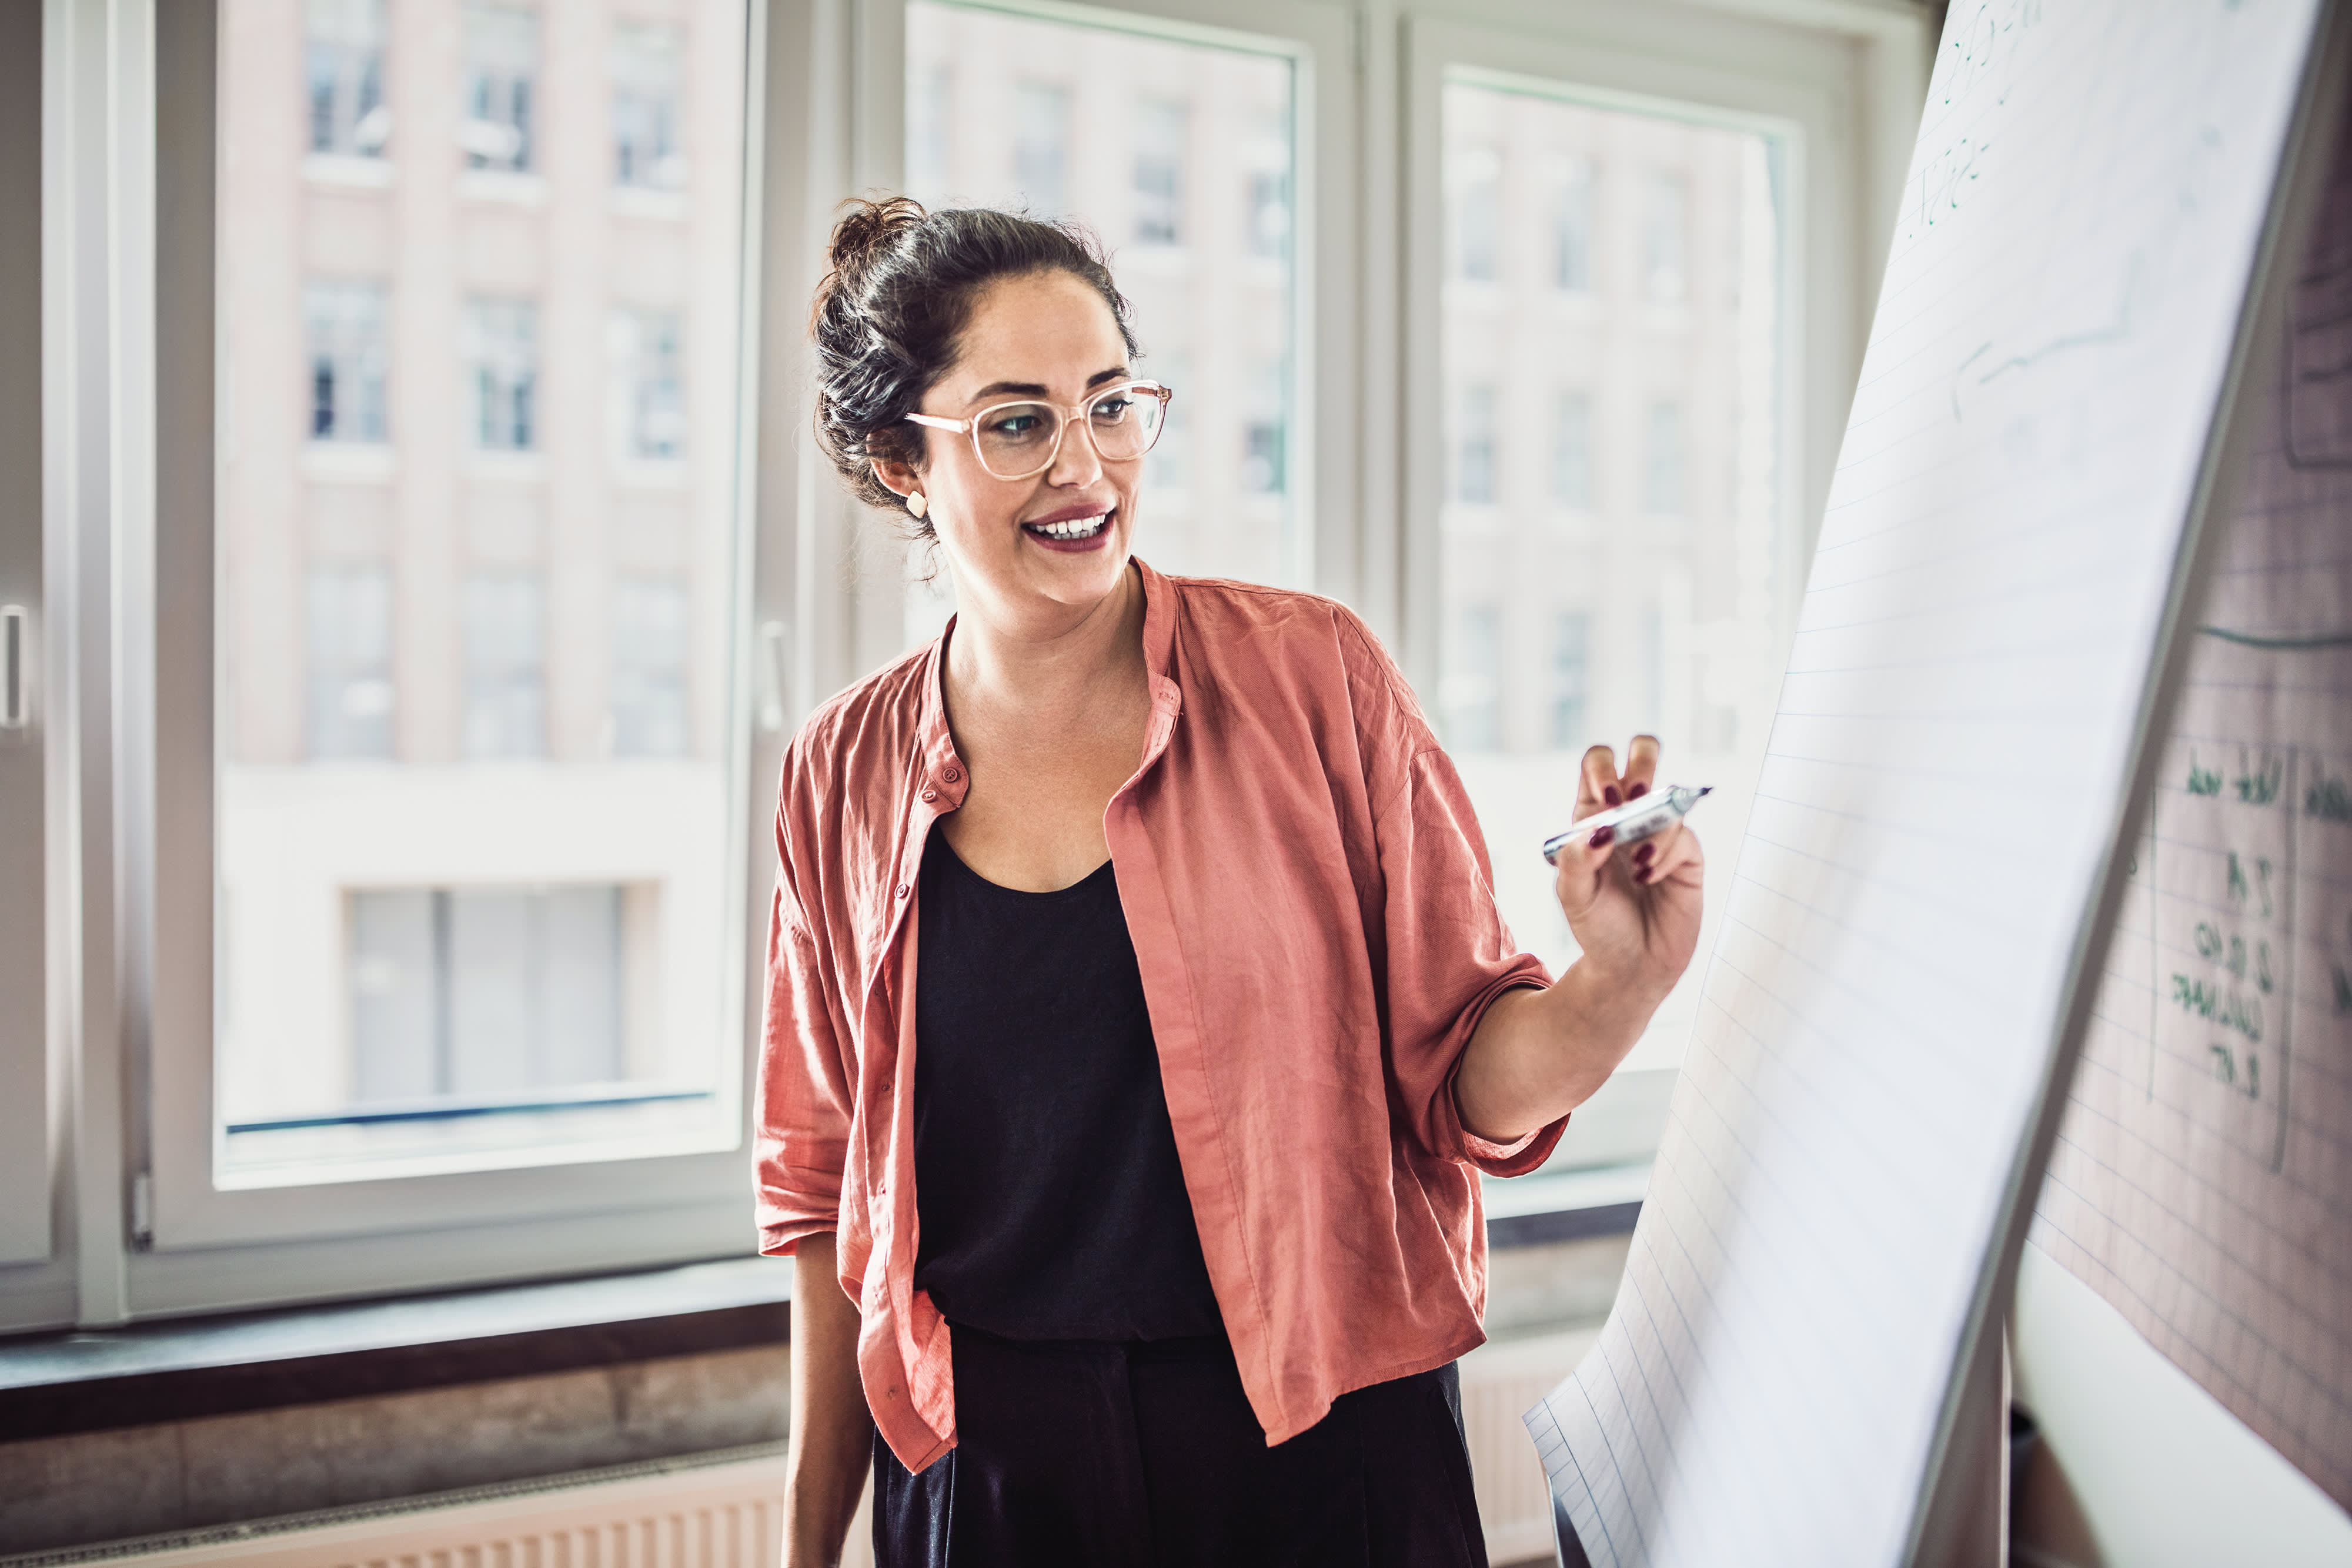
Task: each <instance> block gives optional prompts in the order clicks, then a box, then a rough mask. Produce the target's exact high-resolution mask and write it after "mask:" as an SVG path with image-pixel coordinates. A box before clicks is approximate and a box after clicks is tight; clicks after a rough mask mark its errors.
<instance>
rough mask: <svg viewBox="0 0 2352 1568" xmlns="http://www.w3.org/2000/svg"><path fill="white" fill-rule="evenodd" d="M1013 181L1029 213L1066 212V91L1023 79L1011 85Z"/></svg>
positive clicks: (1067, 127) (1067, 173)
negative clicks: (1021, 81) (1017, 83)
mask: <svg viewBox="0 0 2352 1568" xmlns="http://www.w3.org/2000/svg"><path fill="white" fill-rule="evenodd" d="M1014 105H1015V107H1014V110H1013V188H1014V189H1015V190H1017V191H1018V192H1019V193H1020V194H1021V199H1022V201H1023V202H1024V204H1026V205H1027V206H1028V209H1029V211H1030V212H1032V213H1034V214H1036V215H1037V216H1039V217H1044V218H1052V217H1059V216H1061V215H1062V214H1064V213H1065V212H1066V211H1068V200H1069V177H1070V89H1068V88H1066V87H1063V86H1060V85H1059V84H1057V83H1055V82H1042V81H1024V82H1023V83H1022V84H1021V85H1020V86H1019V87H1018V88H1017V89H1014Z"/></svg>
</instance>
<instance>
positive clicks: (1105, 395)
mask: <svg viewBox="0 0 2352 1568" xmlns="http://www.w3.org/2000/svg"><path fill="white" fill-rule="evenodd" d="M1175 395H1176V394H1175V392H1173V391H1172V390H1171V389H1170V388H1168V387H1164V386H1162V385H1160V383H1159V382H1118V383H1117V384H1115V385H1112V386H1107V387H1105V388H1103V389H1102V391H1100V392H1097V393H1095V394H1094V395H1093V396H1092V397H1089V398H1088V399H1087V400H1086V401H1085V402H1081V403H1078V404H1077V405H1076V406H1075V407H1064V406H1062V405H1061V404H1058V403H1050V402H1038V401H1036V400H1035V399H1034V398H1024V399H1022V400H1020V401H1018V402H1000V403H992V404H990V405H989V406H988V407H986V408H984V409H982V410H981V411H980V412H979V413H976V414H974V415H973V416H972V417H971V418H970V419H942V418H940V416H939V415H937V414H933V413H910V414H908V416H907V419H908V422H909V423H914V424H919V425H922V426H924V427H926V428H927V429H930V430H946V431H952V432H954V433H955V434H959V435H969V436H971V446H972V450H973V451H974V452H975V453H977V454H978V455H979V457H980V465H981V466H982V468H985V469H987V470H988V472H989V473H990V474H991V475H992V476H995V477H997V478H999V479H1026V478H1028V477H1029V476H1031V475H1033V474H1042V473H1044V472H1045V470H1046V469H1048V468H1050V467H1052V466H1053V465H1054V459H1055V458H1056V457H1058V456H1060V455H1061V452H1062V436H1063V434H1064V432H1066V430H1068V429H1069V426H1070V423H1071V422H1072V421H1074V420H1076V421H1082V422H1083V423H1085V426H1086V432H1087V440H1089V441H1091V442H1093V443H1094V447H1095V453H1096V455H1097V456H1099V457H1100V458H1101V459H1102V460H1103V461H1104V462H1106V463H1128V462H1132V461H1133V460H1135V459H1136V458H1138V457H1140V456H1142V455H1144V454H1145V453H1147V452H1149V451H1150V450H1151V447H1152V444H1153V443H1154V442H1157V441H1158V440H1159V439H1160V431H1161V430H1163V429H1165V428H1166V426H1167V423H1168V400H1169V399H1170V398H1171V397H1174V396H1175Z"/></svg>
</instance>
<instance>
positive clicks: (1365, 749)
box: [1349, 617, 1568, 1176]
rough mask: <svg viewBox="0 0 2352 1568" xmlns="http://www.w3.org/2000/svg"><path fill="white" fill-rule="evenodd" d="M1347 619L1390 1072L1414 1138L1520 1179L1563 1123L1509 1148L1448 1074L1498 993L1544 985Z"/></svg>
mask: <svg viewBox="0 0 2352 1568" xmlns="http://www.w3.org/2000/svg"><path fill="white" fill-rule="evenodd" d="M1349 619H1350V625H1349V631H1350V632H1352V633H1353V637H1352V639H1351V641H1352V642H1353V643H1354V648H1353V650H1352V651H1353V653H1355V659H1354V660H1353V661H1351V663H1353V664H1354V666H1355V667H1354V669H1353V671H1352V676H1353V680H1354V684H1355V686H1356V697H1355V709H1356V722H1357V738H1358V745H1359V746H1360V747H1361V748H1362V755H1363V759H1364V764H1365V767H1364V773H1365V782H1366V785H1367V788H1368V789H1369V791H1370V800H1371V802H1372V808H1373V818H1372V828H1373V834H1374V837H1375V839H1376V841H1377V846H1378V854H1379V863H1380V872H1381V927H1382V929H1381V936H1382V956H1383V958H1384V960H1385V964H1386V970H1387V972H1386V974H1385V975H1383V976H1382V977H1381V980H1382V988H1383V990H1384V992H1385V994H1386V998H1387V1003H1388V1025H1389V1041H1388V1054H1389V1072H1390V1075H1391V1081H1392V1087H1393V1089H1394V1091H1395V1092H1396V1095H1397V1099H1398V1102H1399V1103H1401V1104H1402V1107H1403V1109H1404V1111H1405V1113H1406V1114H1407V1115H1408V1117H1409V1118H1410V1120H1411V1124H1412V1134H1413V1136H1414V1138H1415V1141H1417V1142H1418V1143H1420V1144H1421V1145H1423V1147H1424V1148H1426V1149H1427V1150H1428V1151H1429V1152H1430V1153H1432V1154H1433V1155H1437V1156H1438V1157H1440V1158H1442V1159H1450V1160H1458V1161H1460V1162H1462V1163H1463V1164H1465V1165H1469V1166H1475V1167H1476V1168H1477V1169H1479V1170H1482V1171H1484V1172H1486V1174H1487V1175H1489V1176H1523V1175H1525V1174H1526V1173H1528V1171H1531V1170H1534V1169H1535V1168H1536V1167H1537V1166H1540V1165H1542V1164H1543V1163H1544V1161H1545V1160H1547V1159H1549V1157H1550V1156H1551V1151H1552V1149H1553V1147H1554V1146H1555V1145H1558V1144H1559V1139H1560V1134H1562V1133H1564V1132H1565V1131H1567V1129H1568V1118H1567V1117H1565V1116H1562V1117H1561V1118H1559V1120H1558V1121H1556V1122H1552V1123H1549V1124H1547V1125H1545V1126H1542V1127H1538V1128H1537V1129H1536V1130H1535V1131H1534V1132H1532V1133H1529V1134H1528V1135H1527V1136H1526V1137H1523V1138H1519V1139H1517V1140H1515V1141H1513V1142H1511V1143H1508V1144H1498V1143H1496V1142H1494V1141H1493V1140H1492V1139H1488V1138H1482V1137H1479V1136H1478V1135H1477V1134H1475V1133H1472V1132H1471V1131H1469V1129H1467V1128H1465V1126H1463V1124H1462V1115H1461V1112H1460V1111H1459V1110H1458V1109H1457V1108H1456V1107H1455V1105H1454V1075H1455V1074H1456V1073H1457V1072H1459V1071H1461V1067H1462V1058H1463V1055H1464V1053H1465V1051H1468V1050H1469V1049H1470V1040H1471V1037H1472V1036H1473V1035H1475V1034H1476V1033H1477V1032H1478V1024H1479V1020H1481V1019H1484V1018H1485V1017H1486V1009H1488V1008H1489V1007H1492V1006H1493V1005H1494V1002H1495V998H1497V997H1499V996H1501V995H1502V994H1503V993H1504V992H1506V991H1508V990H1512V989H1514V988H1520V987H1525V988H1529V989H1532V990H1542V989H1544V988H1547V987H1549V985H1550V984H1551V977H1550V975H1549V973H1548V972H1547V971H1546V970H1545V968H1544V967H1543V964H1542V962H1541V961H1540V960H1539V959H1538V958H1537V957H1536V956H1534V955H1533V954H1531V953H1523V952H1520V951H1519V950H1518V948H1517V945H1516V944H1515V943H1513V941H1512V940H1511V933H1510V930H1509V928H1508V927H1507V925H1505V924H1504V921H1503V915H1502V911H1501V910H1500V909H1498V908H1497V907H1496V904H1495V877H1494V872H1493V868H1492V866H1491V865H1490V863H1489V862H1488V861H1487V858H1486V839H1485V836H1484V835H1483V834H1482V833H1481V832H1480V831H1479V829H1478V817H1477V813H1476V811H1475V810H1473V809H1472V807H1471V804H1470V794H1469V791H1468V790H1467V789H1465V788H1464V787H1463V783H1462V776H1461V775H1460V774H1459V773H1457V772H1456V771H1454V763H1453V760H1452V759H1451V758H1448V757H1447V756H1446V755H1445V752H1444V748H1443V747H1440V746H1439V745H1438V744H1437V737H1436V736H1435V735H1434V734H1433V732H1432V731H1431V729H1430V727H1429V723H1428V721H1427V720H1426V719H1425V718H1423V716H1422V712H1421V707H1420V705H1419V704H1418V703H1416V702H1415V701H1414V700H1413V696H1412V689H1411V688H1410V687H1409V686H1408V685H1406V684H1405V680H1404V676H1403V674H1402V672H1400V671H1399V670H1398V669H1397V667H1396V665H1395V664H1394V662H1393V661H1391V659H1390V658H1389V656H1388V654H1387V653H1386V651H1385V650H1383V649H1382V648H1381V646H1380V644H1379V643H1377V642H1376V641H1374V640H1373V638H1372V636H1371V633H1370V632H1368V631H1366V630H1365V629H1364V628H1363V626H1362V625H1361V623H1360V622H1353V619H1352V617H1350V618H1349Z"/></svg>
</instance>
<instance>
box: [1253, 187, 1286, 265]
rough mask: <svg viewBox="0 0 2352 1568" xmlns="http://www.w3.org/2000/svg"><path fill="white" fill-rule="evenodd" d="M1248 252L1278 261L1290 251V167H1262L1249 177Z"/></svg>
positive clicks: (1283, 258)
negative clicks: (1288, 168)
mask: <svg viewBox="0 0 2352 1568" xmlns="http://www.w3.org/2000/svg"><path fill="white" fill-rule="evenodd" d="M1248 238H1249V253H1250V254H1251V255H1252V256H1270V257H1272V258H1274V259H1275V260H1276V261H1281V260H1285V259H1286V258H1287V257H1288V256H1289V255H1290V171H1289V170H1287V169H1259V170H1254V171H1252V172H1251V174H1250V177H1249V236H1248Z"/></svg>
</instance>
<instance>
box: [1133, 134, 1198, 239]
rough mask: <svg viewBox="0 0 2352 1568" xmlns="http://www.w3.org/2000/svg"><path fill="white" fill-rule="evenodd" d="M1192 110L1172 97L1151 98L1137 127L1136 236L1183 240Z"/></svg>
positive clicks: (1139, 237) (1137, 237)
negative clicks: (1187, 141) (1187, 143)
mask: <svg viewBox="0 0 2352 1568" xmlns="http://www.w3.org/2000/svg"><path fill="white" fill-rule="evenodd" d="M1191 122H1192V113H1191V111H1190V110H1188V109H1186V107H1185V106H1184V105H1183V104H1182V103H1181V102H1179V101H1177V100H1175V99H1165V98H1147V99H1144V100H1143V102H1142V104H1141V106H1140V107H1139V110H1138V113H1137V118H1136V130H1135V238H1136V243H1137V244H1139V245H1181V244H1183V243H1184V146H1185V141H1186V138H1187V134H1188V132H1189V131H1190V130H1191Z"/></svg>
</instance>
